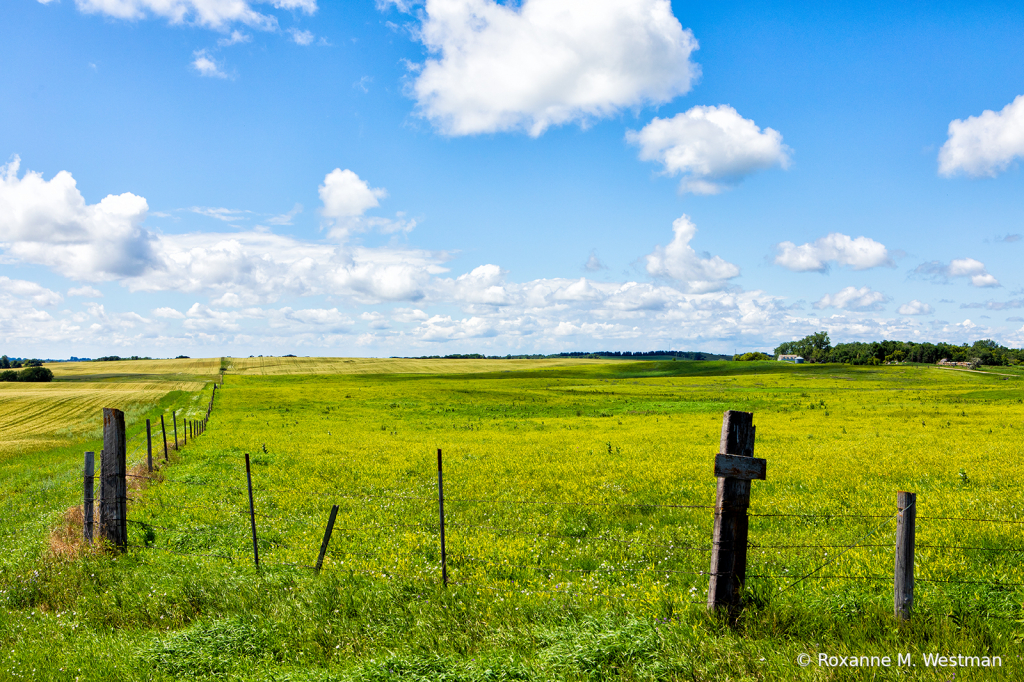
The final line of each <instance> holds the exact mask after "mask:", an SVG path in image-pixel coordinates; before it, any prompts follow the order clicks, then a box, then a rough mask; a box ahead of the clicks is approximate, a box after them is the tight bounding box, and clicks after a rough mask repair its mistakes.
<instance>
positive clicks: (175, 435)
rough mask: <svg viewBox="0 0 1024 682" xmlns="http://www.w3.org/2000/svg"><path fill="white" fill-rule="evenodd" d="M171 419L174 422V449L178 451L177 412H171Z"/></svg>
mask: <svg viewBox="0 0 1024 682" xmlns="http://www.w3.org/2000/svg"><path fill="white" fill-rule="evenodd" d="M171 419H172V420H173V421H174V449H175V450H177V449H178V411H177V410H171Z"/></svg>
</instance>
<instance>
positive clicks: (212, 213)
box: [189, 206, 248, 223]
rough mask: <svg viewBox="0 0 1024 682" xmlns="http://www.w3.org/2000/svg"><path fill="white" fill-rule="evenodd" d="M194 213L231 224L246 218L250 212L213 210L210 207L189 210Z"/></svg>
mask: <svg viewBox="0 0 1024 682" xmlns="http://www.w3.org/2000/svg"><path fill="white" fill-rule="evenodd" d="M189 210H190V211H192V212H193V213H198V214H199V215H204V216H206V217H207V218H216V219H217V220H223V221H224V222H226V223H231V222H234V221H236V220H241V219H242V218H244V217H245V214H246V213H248V211H242V210H239V209H235V208H211V207H208V206H193V207H192V208H190V209H189Z"/></svg>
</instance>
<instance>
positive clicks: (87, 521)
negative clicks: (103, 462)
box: [82, 452, 96, 543]
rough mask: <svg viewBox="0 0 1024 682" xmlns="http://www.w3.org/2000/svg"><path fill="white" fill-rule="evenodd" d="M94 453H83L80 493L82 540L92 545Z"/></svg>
mask: <svg viewBox="0 0 1024 682" xmlns="http://www.w3.org/2000/svg"><path fill="white" fill-rule="evenodd" d="M95 457H96V455H95V453H92V452H87V453H85V470H84V471H83V474H84V476H83V484H84V485H83V491H82V539H84V540H85V541H86V542H88V543H92V506H93V504H94V503H95V501H96V500H95V498H94V497H93V474H94V473H95V466H96V460H95Z"/></svg>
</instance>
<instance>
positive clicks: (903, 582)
mask: <svg viewBox="0 0 1024 682" xmlns="http://www.w3.org/2000/svg"><path fill="white" fill-rule="evenodd" d="M896 510H897V514H896V561H895V564H896V576H895V580H894V581H893V601H894V606H895V611H896V619H897V620H910V614H911V612H912V611H913V609H914V526H915V525H916V522H917V493H906V492H902V491H900V492H897V493H896Z"/></svg>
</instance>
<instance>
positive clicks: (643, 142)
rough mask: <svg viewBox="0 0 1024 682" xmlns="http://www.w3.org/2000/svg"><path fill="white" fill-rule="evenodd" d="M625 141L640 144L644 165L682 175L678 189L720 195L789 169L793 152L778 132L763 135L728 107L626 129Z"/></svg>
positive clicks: (699, 108) (694, 110)
mask: <svg viewBox="0 0 1024 682" xmlns="http://www.w3.org/2000/svg"><path fill="white" fill-rule="evenodd" d="M626 139H627V140H628V141H629V142H631V143H633V144H636V145H639V146H640V158H641V159H643V160H644V161H657V162H659V163H661V164H662V166H664V168H665V173H666V174H668V175H682V176H683V178H682V181H681V182H680V185H679V188H680V190H681V191H683V192H691V193H693V194H718V193H719V192H721V191H723V190H725V189H727V188H728V187H729V186H731V185H733V184H735V183H737V182H739V181H740V180H742V179H743V178H744V177H746V176H747V175H750V174H751V173H753V172H755V171H758V170H763V169H765V168H770V167H772V166H776V165H777V166H781V167H782V168H788V167H789V160H790V158H789V157H790V154H791V153H792V150H791V149H790V148H789V147H787V146H786V145H785V144H783V143H782V135H780V134H779V133H778V131H775V130H772V129H771V128H765V129H764V130H763V131H762V130H761V129H760V128H759V127H757V124H755V123H754V122H753V121H751V120H750V119H746V118H743V117H742V116H740V115H739V113H737V111H736V110H735V109H733V108H732V107H730V106H728V105H725V104H723V105H721V106H717V107H715V106H696V107H693V108H692V109H690V110H689V111H686V112H684V113H681V114H676V115H675V116H673V117H672V118H655V119H654V120H653V121H651V122H650V123H648V124H647V125H646V126H644V127H643V128H642V129H641V130H640V131H635V130H630V131H627V133H626Z"/></svg>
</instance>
